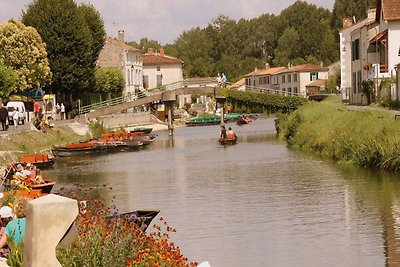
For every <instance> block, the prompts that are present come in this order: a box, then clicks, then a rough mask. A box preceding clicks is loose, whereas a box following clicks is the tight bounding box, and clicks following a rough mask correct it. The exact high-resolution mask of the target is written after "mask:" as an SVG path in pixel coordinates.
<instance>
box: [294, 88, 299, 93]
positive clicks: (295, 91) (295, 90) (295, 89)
mask: <svg viewBox="0 0 400 267" xmlns="http://www.w3.org/2000/svg"><path fill="white" fill-rule="evenodd" d="M293 91H294V92H293V93H294V94H295V95H297V94H299V92H298V91H297V87H295V88H293Z"/></svg>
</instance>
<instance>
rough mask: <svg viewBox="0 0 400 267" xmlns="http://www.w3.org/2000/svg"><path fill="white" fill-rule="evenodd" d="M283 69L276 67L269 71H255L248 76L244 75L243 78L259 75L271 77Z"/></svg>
mask: <svg viewBox="0 0 400 267" xmlns="http://www.w3.org/2000/svg"><path fill="white" fill-rule="evenodd" d="M284 69H285V67H276V68H269V69H257V70H255V71H253V72H250V73H249V74H246V75H245V76H244V77H250V76H261V75H272V74H274V73H276V72H279V71H283V70H284Z"/></svg>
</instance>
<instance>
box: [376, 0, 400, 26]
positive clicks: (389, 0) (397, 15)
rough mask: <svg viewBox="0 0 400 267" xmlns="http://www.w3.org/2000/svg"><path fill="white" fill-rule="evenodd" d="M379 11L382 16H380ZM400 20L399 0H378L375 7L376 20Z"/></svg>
mask: <svg viewBox="0 0 400 267" xmlns="http://www.w3.org/2000/svg"><path fill="white" fill-rule="evenodd" d="M381 11H382V13H383V18H381ZM381 19H384V20H400V1H399V0H378V1H377V7H376V20H377V21H381Z"/></svg>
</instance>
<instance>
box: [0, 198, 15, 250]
mask: <svg viewBox="0 0 400 267" xmlns="http://www.w3.org/2000/svg"><path fill="white" fill-rule="evenodd" d="M13 217H14V214H13V211H12V209H11V208H10V207H9V206H3V207H1V208H0V220H1V229H0V237H1V236H3V235H4V233H5V231H6V226H7V224H8V223H9V222H10V221H11V220H12V219H13ZM9 253H10V250H9V249H8V248H1V249H0V256H6V255H7V254H9Z"/></svg>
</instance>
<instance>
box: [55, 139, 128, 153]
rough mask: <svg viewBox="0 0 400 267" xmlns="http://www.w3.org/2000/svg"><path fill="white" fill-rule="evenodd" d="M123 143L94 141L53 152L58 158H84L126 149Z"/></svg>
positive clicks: (62, 147) (69, 145) (57, 149)
mask: <svg viewBox="0 0 400 267" xmlns="http://www.w3.org/2000/svg"><path fill="white" fill-rule="evenodd" d="M126 147H127V145H126V144H125V143H124V142H123V141H108V140H92V141H88V142H82V143H72V144H67V145H66V146H58V147H54V148H53V149H52V150H51V151H52V153H53V155H54V156H56V157H69V156H82V155H86V154H93V153H100V152H114V151H119V150H120V149H123V148H126Z"/></svg>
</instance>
